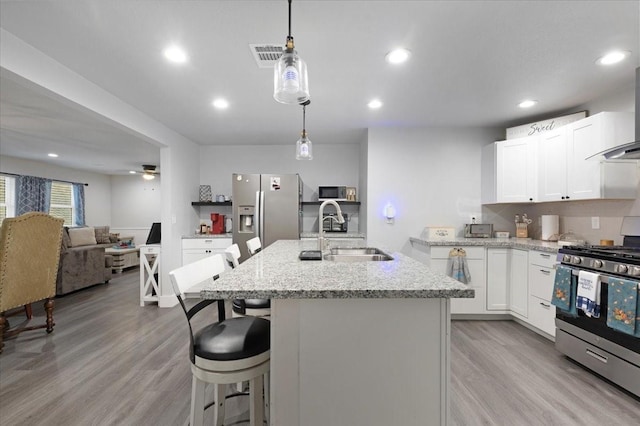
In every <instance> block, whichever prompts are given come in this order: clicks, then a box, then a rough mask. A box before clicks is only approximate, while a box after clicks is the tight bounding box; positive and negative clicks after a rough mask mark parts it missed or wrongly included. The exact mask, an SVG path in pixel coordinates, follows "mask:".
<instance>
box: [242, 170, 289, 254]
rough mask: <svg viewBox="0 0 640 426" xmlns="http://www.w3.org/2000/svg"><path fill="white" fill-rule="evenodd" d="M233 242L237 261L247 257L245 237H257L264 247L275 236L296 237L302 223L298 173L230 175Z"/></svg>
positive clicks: (272, 241)
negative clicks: (237, 252)
mask: <svg viewBox="0 0 640 426" xmlns="http://www.w3.org/2000/svg"><path fill="white" fill-rule="evenodd" d="M232 180H233V182H232V197H233V198H232V200H233V242H234V243H235V244H238V246H239V247H240V254H241V256H240V261H241V262H242V261H244V260H245V259H247V258H248V257H249V252H248V251H247V241H248V240H250V239H251V238H254V237H260V241H261V243H262V247H263V248H265V247H267V246H269V245H270V244H272V243H274V242H275V241H277V240H298V239H300V230H301V227H302V224H301V221H302V180H301V179H300V176H299V175H297V174H296V175H278V174H241V173H234V174H233V175H232Z"/></svg>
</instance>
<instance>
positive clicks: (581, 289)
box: [576, 271, 600, 318]
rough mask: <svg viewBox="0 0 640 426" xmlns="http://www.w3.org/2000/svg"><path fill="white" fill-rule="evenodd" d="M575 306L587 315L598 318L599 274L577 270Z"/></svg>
mask: <svg viewBox="0 0 640 426" xmlns="http://www.w3.org/2000/svg"><path fill="white" fill-rule="evenodd" d="M576 308H578V309H582V310H583V312H584V314H585V315H586V316H588V317H593V318H600V274H596V273H593V272H587V271H580V272H578V291H577V297H576Z"/></svg>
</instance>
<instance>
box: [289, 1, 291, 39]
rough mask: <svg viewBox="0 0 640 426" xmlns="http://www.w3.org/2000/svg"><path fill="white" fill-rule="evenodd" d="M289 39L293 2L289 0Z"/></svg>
mask: <svg viewBox="0 0 640 426" xmlns="http://www.w3.org/2000/svg"><path fill="white" fill-rule="evenodd" d="M289 38H291V0H289Z"/></svg>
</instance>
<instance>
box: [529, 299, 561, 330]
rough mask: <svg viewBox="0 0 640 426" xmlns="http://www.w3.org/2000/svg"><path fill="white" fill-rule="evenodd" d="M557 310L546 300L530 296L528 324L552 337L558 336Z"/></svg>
mask: <svg viewBox="0 0 640 426" xmlns="http://www.w3.org/2000/svg"><path fill="white" fill-rule="evenodd" d="M555 318H556V308H555V306H553V305H552V304H551V303H549V302H547V301H546V300H542V299H540V298H537V297H535V296H529V315H528V317H527V322H528V323H529V324H531V325H532V326H534V327H535V328H537V329H539V330H542V331H544V332H545V333H547V334H550V335H551V336H555V335H556V324H555Z"/></svg>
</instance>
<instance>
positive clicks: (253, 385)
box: [249, 376, 264, 426]
mask: <svg viewBox="0 0 640 426" xmlns="http://www.w3.org/2000/svg"><path fill="white" fill-rule="evenodd" d="M263 391H264V381H263V379H262V376H258V377H254V378H253V379H251V380H250V381H249V425H250V426H262V421H263V420H264V399H263V396H262V392H263Z"/></svg>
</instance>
